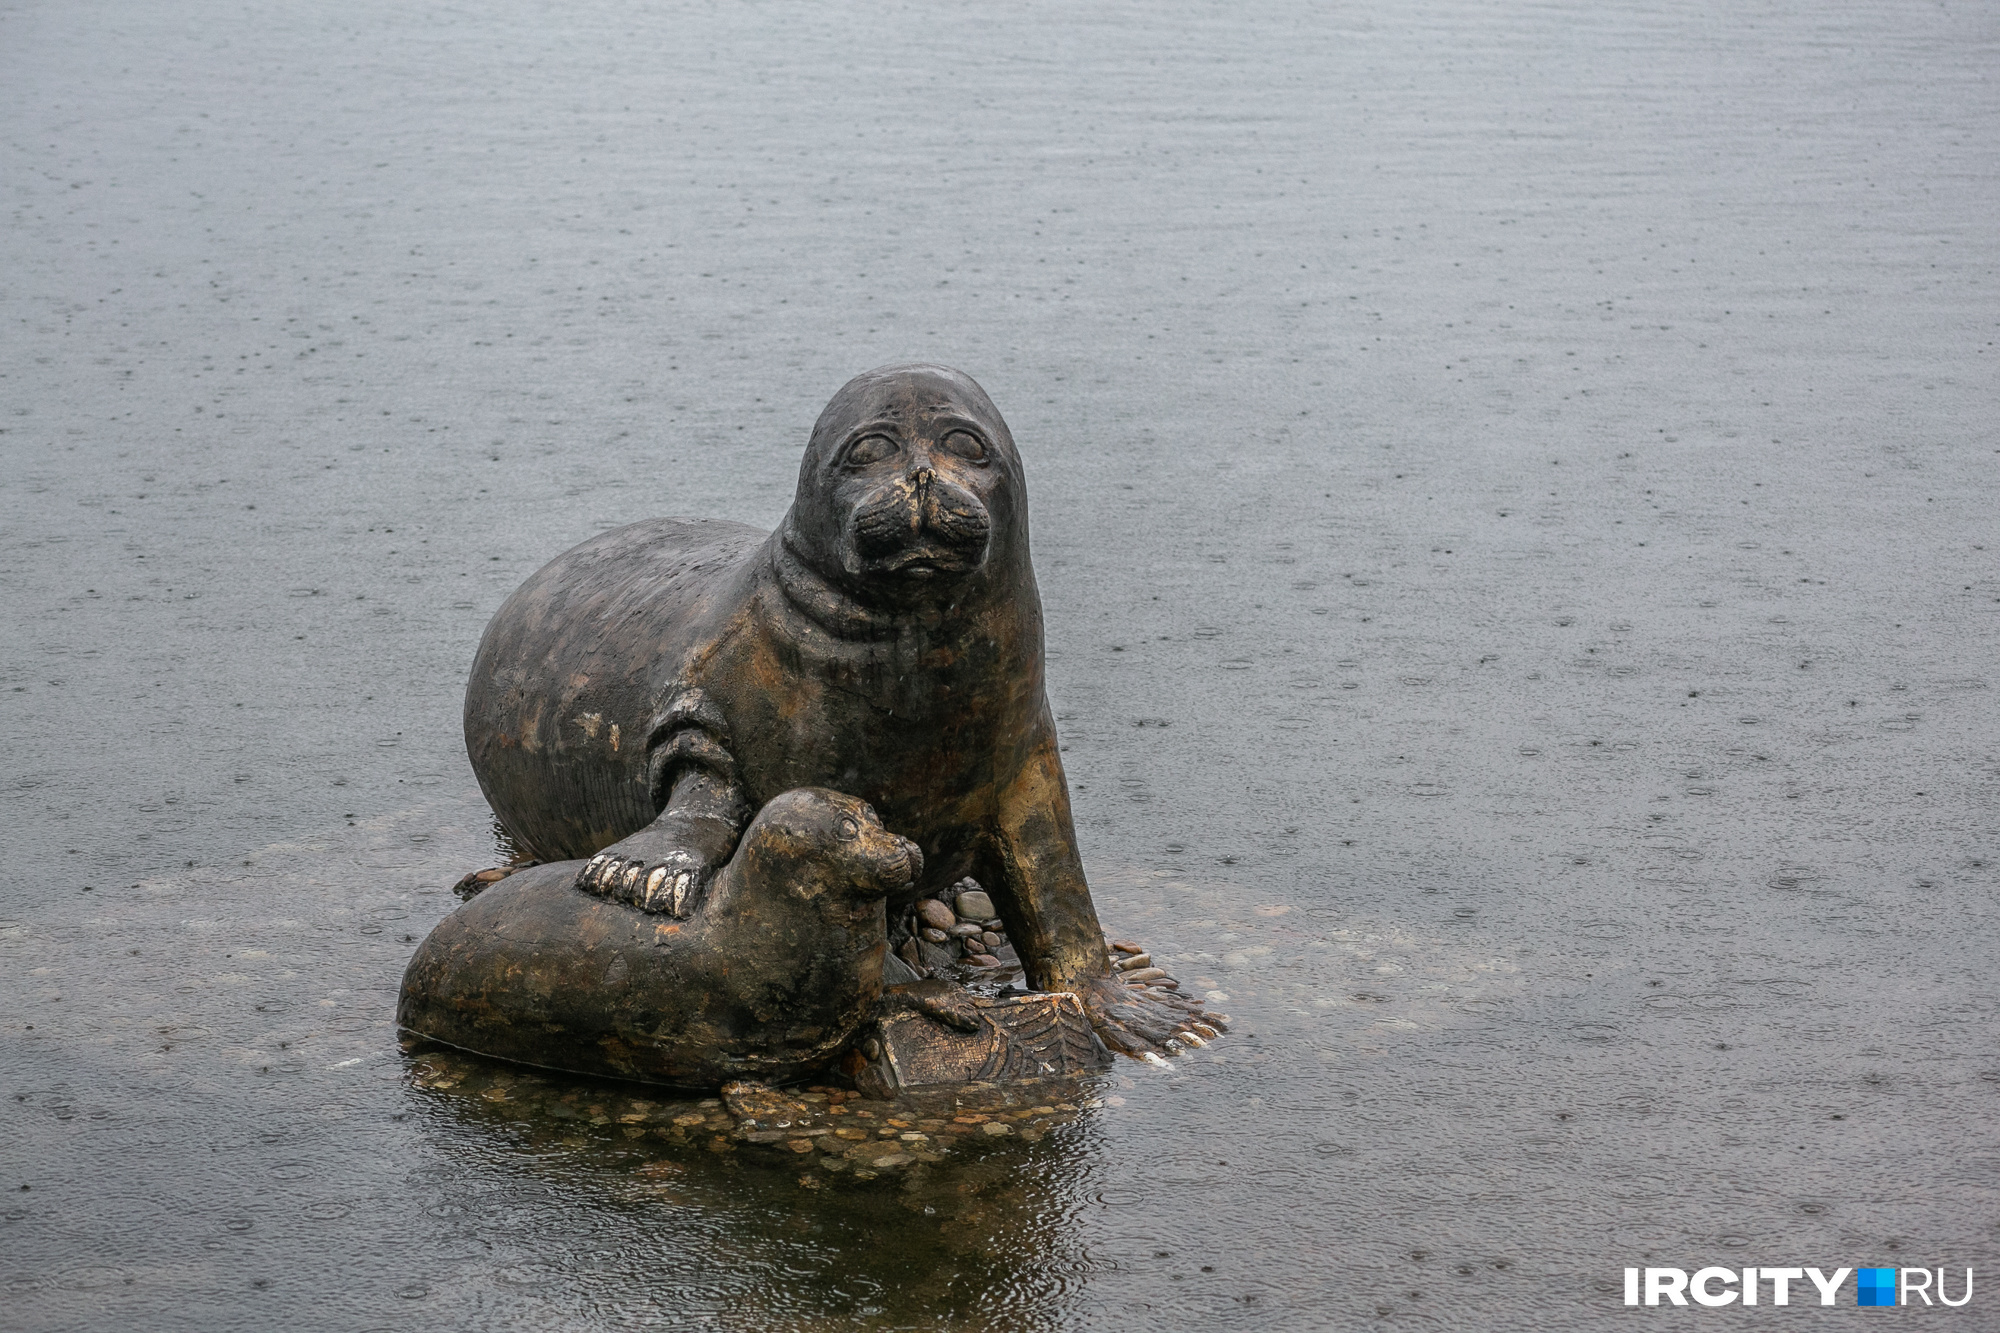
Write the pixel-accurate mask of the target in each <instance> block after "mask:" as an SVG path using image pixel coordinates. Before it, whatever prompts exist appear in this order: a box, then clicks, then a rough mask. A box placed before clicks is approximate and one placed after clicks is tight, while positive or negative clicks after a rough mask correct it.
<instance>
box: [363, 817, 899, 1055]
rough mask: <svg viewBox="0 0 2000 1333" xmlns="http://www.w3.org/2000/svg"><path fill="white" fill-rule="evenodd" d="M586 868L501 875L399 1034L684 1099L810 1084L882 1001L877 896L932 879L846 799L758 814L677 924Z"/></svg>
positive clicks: (470, 914)
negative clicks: (584, 874) (745, 1083)
mask: <svg viewBox="0 0 2000 1333" xmlns="http://www.w3.org/2000/svg"><path fill="white" fill-rule="evenodd" d="M581 868H582V867H581V865H580V864H579V863H578V862H574V861H571V862H564V863H557V864H553V865H542V866H535V867H533V868H530V869H527V870H523V871H519V872H517V873H516V874H513V875H510V876H508V877H507V878H506V879H505V880H503V881H501V882H500V883H498V884H495V885H494V886H492V887H491V888H489V889H487V890H485V891H484V892H483V893H481V894H480V895H479V896H478V897H476V898H474V899H473V900H472V901H470V902H468V903H467V904H465V906H463V907H461V908H459V909H458V910H457V911H456V912H453V913H452V914H451V915H450V916H448V917H446V918H445V919H444V920H443V921H441V922H439V923H438V925H437V927H436V929H434V930H432V931H431V933H430V935H429V936H428V937H427V938H426V939H425V940H424V942H423V943H422V944H421V945H419V946H418V948H417V953H416V956H415V957H414V958H413V959H411V960H410V966H409V969H408V971H407V972H405V973H404V975H403V993H402V1000H401V1003H400V1004H399V1005H398V1007H397V1010H396V1021H397V1023H398V1024H400V1025H401V1026H403V1027H405V1028H408V1029H410V1030H411V1031H413V1032H417V1033H421V1034H422V1035H424V1036H427V1037H431V1038H434V1039H435V1040H438V1041H442V1042H446V1043H448V1044H450V1045H452V1046H459V1047H463V1048H464V1049H466V1050H469V1051H476V1052H479V1053H480V1054H482V1055H491V1056H498V1057H499V1058H501V1059H505V1060H515V1061H519V1062H521V1063H523V1064H531V1065H541V1066H543V1067H545V1068H550V1069H563V1070H569V1071H571V1072H574V1073H581V1074H602V1075H608V1076H611V1077H614V1078H626V1079H634V1080H637V1081H640V1082H645V1083H664V1084H670V1085H672V1086H674V1087H682V1088H715V1087H719V1086H721V1085H722V1084H724V1083H727V1082H729V1081H731V1080H735V1079H748V1080H761V1081H766V1082H784V1081H786V1080H788V1079H796V1078H802V1077H805V1076H806V1075H809V1074H812V1073H815V1072H817V1071H818V1070H820V1069H823V1068H825V1067H826V1066H827V1065H829V1064H830V1063H832V1061H833V1060H834V1058H835V1057H837V1056H839V1055H840V1054H842V1052H843V1050H844V1049H845V1047H846V1045H847V1043H848V1042H849V1040H850V1039H851V1038H852V1037H853V1035H854V1033H855V1030H856V1029H857V1028H859V1027H860V1025H861V1024H862V1022H863V1021H864V1020H865V1019H867V1018H868V1017H869V1015H870V1012H871V1010H872V1008H873V1006H874V1005H875V1003H876V1001H877V999H878V998H879V997H880V996H881V994H882V959H883V956H884V955H885V954H886V953H887V952H888V947H889V937H888V923H887V918H886V916H885V913H884V908H883V900H884V897H885V895H887V894H888V893H890V892H892V891H898V890H902V889H905V888H907V887H908V886H909V885H910V884H911V883H913V882H914V881H915V880H916V878H917V876H918V874H919V873H920V872H921V870H922V868H923V853H922V852H921V851H919V850H918V848H917V846H916V844H915V843H912V842H910V841H908V840H907V839H904V838H899V837H897V836H896V835H895V834H893V833H890V832H889V831H888V830H886V829H884V828H883V827H882V821H881V820H880V819H879V818H877V817H876V814H875V812H874V811H873V810H871V809H869V808H868V806H867V805H866V804H864V803H863V802H861V801H858V800H856V799H855V798H854V797H852V796H847V795H843V794H841V793H839V792H832V791H826V790H823V789H818V788H803V789H800V790H796V791H788V792H784V793H782V794H780V795H778V796H775V797H773V798H772V799H771V801H770V802H769V803H768V804H767V805H765V806H764V808H763V809H762V810H761V811H759V812H758V814H757V818H756V819H755V820H753V821H752V822H751V824H750V827H749V829H748V830H747V831H746V832H745V833H744V835H743V837H742V839H741V841H740V843H739V845H738V847H737V849H736V854H735V855H734V856H733V857H732V858H731V859H730V861H729V863H728V864H727V865H725V866H724V867H723V869H722V871H721V873H720V874H718V875H716V876H715V878H714V881H713V882H712V884H711V885H710V886H709V889H708V892H707V893H706V894H705V895H704V896H703V898H702V900H701V902H700V903H698V904H696V905H694V907H693V908H692V910H690V911H689V912H688V914H687V915H686V916H684V917H674V916H671V915H659V914H655V913H649V912H646V911H644V910H643V909H641V908H638V907H634V906H630V905H627V904H623V903H617V902H611V901H608V900H606V899H604V898H601V897H597V896H595V895H592V894H589V893H585V892H583V891H581V890H579V889H578V888H576V887H575V880H576V876H577V872H578V871H579V870H580V869H581Z"/></svg>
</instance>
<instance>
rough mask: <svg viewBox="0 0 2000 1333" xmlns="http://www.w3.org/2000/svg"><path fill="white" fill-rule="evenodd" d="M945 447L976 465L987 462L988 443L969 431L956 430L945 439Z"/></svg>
mask: <svg viewBox="0 0 2000 1333" xmlns="http://www.w3.org/2000/svg"><path fill="white" fill-rule="evenodd" d="M944 447H945V448H946V449H948V450H950V451H951V452H952V453H954V454H957V455H958V456H959V457H960V458H963V459H966V460H968V461H970V462H974V463H984V462H985V461H986V441H984V440H982V439H980V438H979V437H978V436H977V435H974V434H973V433H972V432H971V431H969V430H955V431H953V432H952V433H951V434H949V435H947V436H945V437H944Z"/></svg>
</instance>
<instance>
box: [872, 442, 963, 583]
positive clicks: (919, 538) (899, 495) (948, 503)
mask: <svg viewBox="0 0 2000 1333" xmlns="http://www.w3.org/2000/svg"><path fill="white" fill-rule="evenodd" d="M992 530H993V518H992V515H990V514H989V513H988V512H987V510H986V506H985V504H984V503H982V502H981V501H980V499H979V497H978V496H976V495H974V494H973V493H972V492H971V491H969V490H967V489H965V488H964V487H963V486H960V485H958V484H957V483H955V482H952V481H949V480H947V479H946V478H945V477H944V476H942V475H941V474H940V473H938V472H937V471H936V470H934V469H932V468H929V467H922V468H917V469H915V470H913V471H912V472H911V473H910V474H909V475H907V476H904V477H899V478H897V479H896V480H895V481H892V482H890V483H888V484H887V485H884V486H882V487H881V488H880V489H878V490H877V491H876V492H875V493H874V494H872V495H870V496H869V497H868V498H867V499H865V500H863V501H862V502H861V503H860V504H858V505H856V506H855V508H854V512H853V515H852V517H851V518H850V520H849V531H850V532H851V534H852V538H853V542H854V547H855V550H856V551H857V552H859V553H860V555H861V557H862V559H863V560H864V561H865V562H866V563H867V564H868V565H869V566H871V567H873V568H875V569H879V570H884V571H887V572H890V573H908V574H915V575H928V574H932V573H965V572H967V571H970V570H973V569H976V568H978V567H979V565H980V564H981V563H983V562H984V561H985V559H986V545H987V540H988V538H989V537H990V535H991V534H992Z"/></svg>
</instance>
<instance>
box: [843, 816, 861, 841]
mask: <svg viewBox="0 0 2000 1333" xmlns="http://www.w3.org/2000/svg"><path fill="white" fill-rule="evenodd" d="M860 836H861V825H859V824H857V823H855V822H854V821H853V820H852V819H842V820H841V821H840V840H841V841H842V842H853V841H854V840H855V839H856V838H858V837H860Z"/></svg>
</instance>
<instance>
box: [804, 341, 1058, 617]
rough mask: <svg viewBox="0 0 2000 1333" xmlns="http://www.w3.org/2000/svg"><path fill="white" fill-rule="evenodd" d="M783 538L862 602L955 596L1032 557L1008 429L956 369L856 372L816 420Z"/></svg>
mask: <svg viewBox="0 0 2000 1333" xmlns="http://www.w3.org/2000/svg"><path fill="white" fill-rule="evenodd" d="M783 541H784V545H785V549H786V553H787V554H789V555H790V556H791V557H792V558H793V559H795V560H797V561H798V562H800V563H801V564H803V565H805V566H806V567H807V568H809V569H810V570H811V571H812V572H813V573H814V574H817V575H818V576H819V577H820V578H823V579H825V580H827V581H828V582H830V583H832V584H834V585H835V586H837V587H838V588H839V589H840V590H841V591H842V592H843V593H845V594H846V595H847V596H848V597H850V598H853V599H854V600H855V601H857V602H860V603H861V604H863V605H864V606H871V607H876V608H879V609H881V610H885V611H896V610H901V609H906V608H909V607H911V606H913V605H918V604H922V603H926V602H929V603H937V602H947V603H948V602H953V601H957V600H958V599H959V598H960V597H961V596H962V595H963V594H964V593H965V592H966V591H967V590H968V585H977V584H979V583H982V582H987V581H990V580H991V579H992V578H994V577H995V576H996V575H997V573H998V571H1001V570H1011V569H1012V568H1013V567H1014V566H1015V564H1016V563H1025V561H1026V560H1027V550H1028V534H1027V496H1026V494H1025V490H1024V487H1023V485H1022V477H1021V458H1020V455H1019V454H1018V453H1017V452H1015V449H1014V437H1013V435H1012V434H1011V433H1010V432H1009V431H1008V429H1007V423H1006V422H1005V421H1004V420H1002V419H1001V416H1000V412H999V410H998V409H997V408H995V407H994V406H993V401H992V399H990V398H988V397H987V396H986V391H985V390H984V389H982V388H980V387H979V385H978V384H977V383H975V382H974V381H973V379H972V377H971V376H969V375H966V374H965V373H963V372H962V371H957V370H953V369H951V368H950V367H948V366H935V365H902V366H883V367H880V368H878V369H876V370H870V371H867V372H865V373H863V374H860V375H857V376H855V377H854V378H853V379H851V380H849V381H848V382H847V383H846V384H845V385H843V386H842V387H841V389H840V392H838V393H836V394H835V395H834V396H833V399H832V401H831V402H829V403H828V404H827V405H826V410H825V411H823V412H821V413H820V416H819V421H818V422H817V423H816V424H815V425H814V427H813V432H812V439H811V441H810V443H808V444H807V446H806V454H805V459H804V460H803V462H801V464H800V465H799V484H798V492H797V494H796V496H795V497H794V498H793V501H792V508H791V512H790V513H789V514H788V515H787V516H786V519H785V527H784V533H783Z"/></svg>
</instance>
